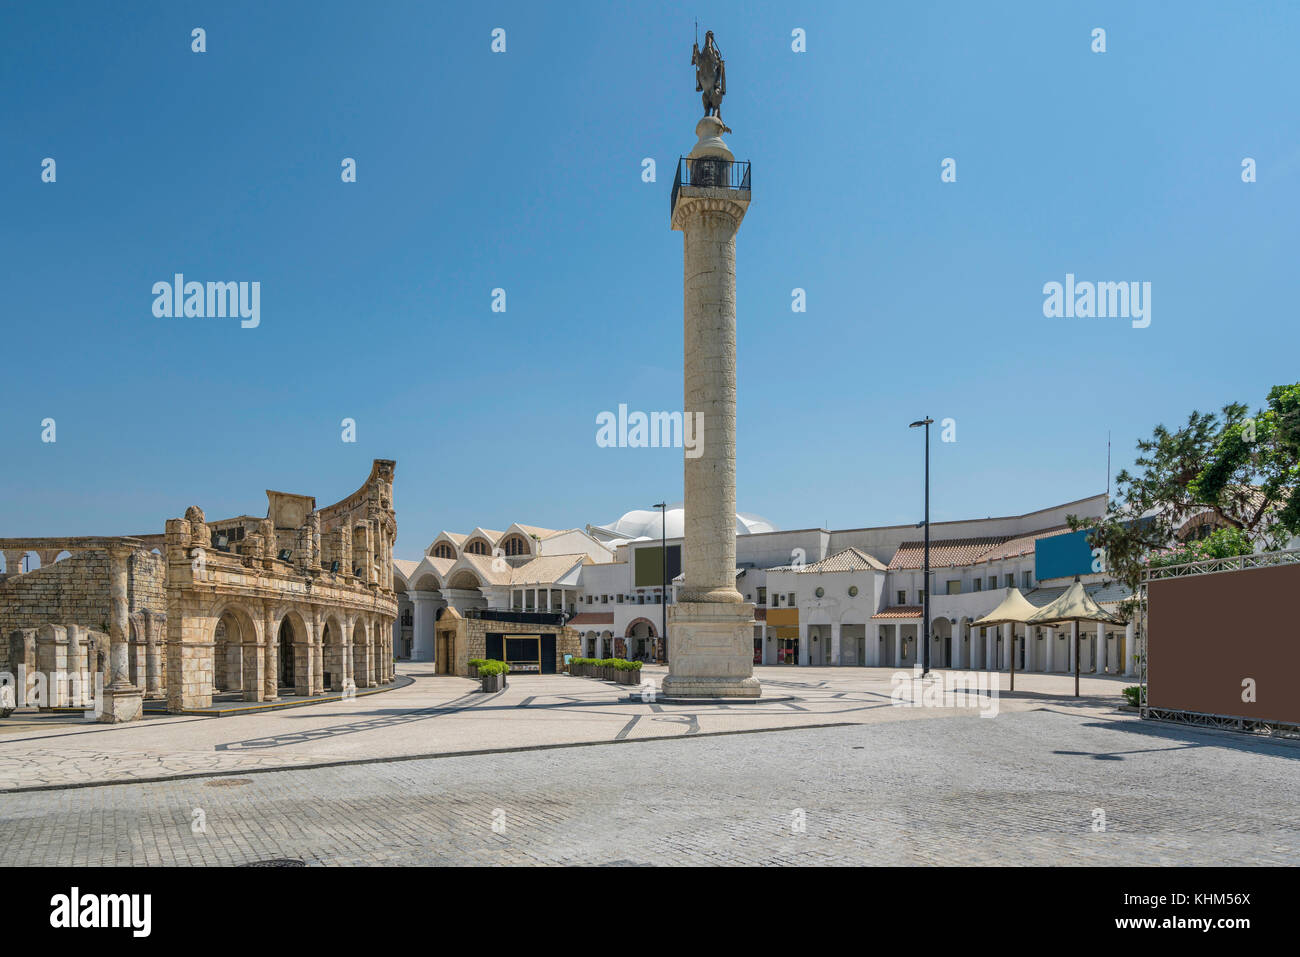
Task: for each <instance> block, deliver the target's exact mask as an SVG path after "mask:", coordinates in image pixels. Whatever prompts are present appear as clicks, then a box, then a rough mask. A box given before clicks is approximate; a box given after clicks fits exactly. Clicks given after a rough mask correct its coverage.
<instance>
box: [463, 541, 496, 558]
mask: <svg viewBox="0 0 1300 957" xmlns="http://www.w3.org/2000/svg"><path fill="white" fill-rule="evenodd" d="M465 551H467V552H469V553H470V554H471V555H490V554H492V550H491V549H490V548H488V543H487V542H485V541H483V539H481V538H476V539H474V541H472V542H470V543H469V544H468V545H466V546H465Z"/></svg>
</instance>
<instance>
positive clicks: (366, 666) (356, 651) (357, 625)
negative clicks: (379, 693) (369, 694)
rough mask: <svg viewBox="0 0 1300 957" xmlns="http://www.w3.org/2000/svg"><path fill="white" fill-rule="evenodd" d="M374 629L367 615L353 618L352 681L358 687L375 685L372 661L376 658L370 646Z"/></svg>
mask: <svg viewBox="0 0 1300 957" xmlns="http://www.w3.org/2000/svg"><path fill="white" fill-rule="evenodd" d="M371 635H372V629H371V627H370V621H369V619H368V618H367V617H366V616H365V615H358V616H357V617H356V618H354V619H353V620H352V681H353V683H354V684H355V685H356V686H357V687H358V688H370V687H373V684H374V683H373V681H372V680H371V678H370V663H371V661H372V660H373V658H374V655H373V649H372V648H371V647H370V639H371Z"/></svg>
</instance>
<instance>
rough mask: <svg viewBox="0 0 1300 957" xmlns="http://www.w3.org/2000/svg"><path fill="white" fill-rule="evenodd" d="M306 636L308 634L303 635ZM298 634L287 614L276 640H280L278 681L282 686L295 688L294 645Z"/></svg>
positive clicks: (290, 688)
mask: <svg viewBox="0 0 1300 957" xmlns="http://www.w3.org/2000/svg"><path fill="white" fill-rule="evenodd" d="M303 637H306V636H303ZM297 638H298V636H297V635H296V633H295V630H294V627H293V622H291V621H290V620H289V616H288V615H285V616H284V618H283V619H282V620H281V621H280V632H279V635H278V636H277V638H276V640H277V641H278V642H279V648H278V652H279V654H278V656H277V657H278V658H279V664H280V674H279V675H278V679H277V683H278V685H279V686H280V687H281V688H284V689H288V690H290V691H292V690H293V687H294V664H295V663H294V660H293V658H294V646H295V645H296V644H297Z"/></svg>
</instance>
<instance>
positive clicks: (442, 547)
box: [433, 542, 456, 559]
mask: <svg viewBox="0 0 1300 957" xmlns="http://www.w3.org/2000/svg"><path fill="white" fill-rule="evenodd" d="M433 557H434V558H452V559H454V558H455V557H456V550H455V549H454V548H452V547H451V546H450V545H448V544H447V543H446V542H439V543H438V544H437V545H435V546H434V547H433Z"/></svg>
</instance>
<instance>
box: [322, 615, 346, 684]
mask: <svg viewBox="0 0 1300 957" xmlns="http://www.w3.org/2000/svg"><path fill="white" fill-rule="evenodd" d="M321 646H322V648H323V649H324V652H325V664H324V681H325V687H326V688H328V689H329V690H330V691H342V690H343V680H344V678H345V673H344V668H343V625H342V623H341V622H340V621H339V620H338V618H337V617H330V618H328V619H327V620H326V622H325V630H324V633H323V634H322V637H321Z"/></svg>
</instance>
